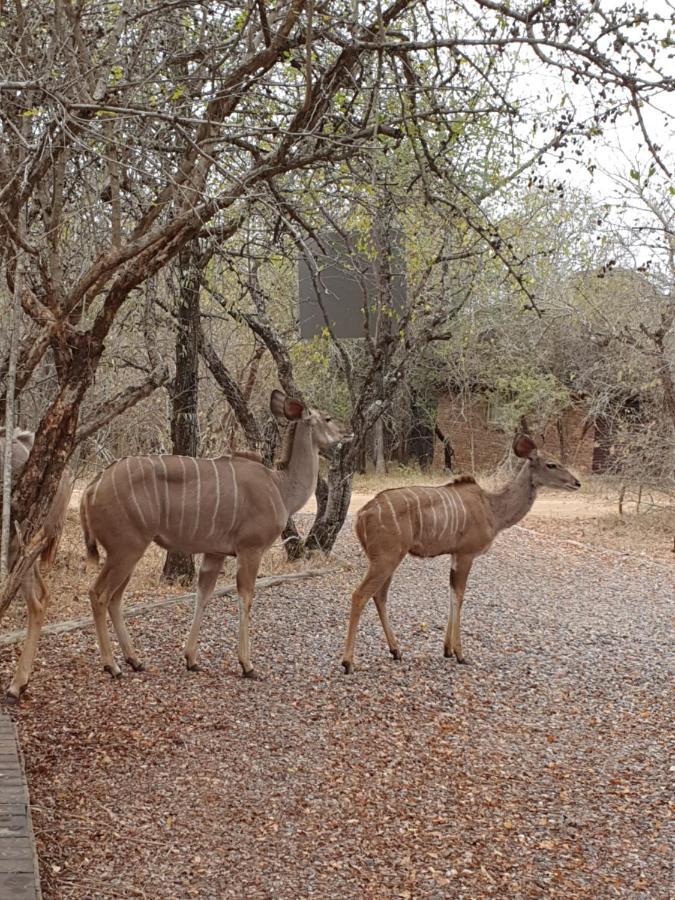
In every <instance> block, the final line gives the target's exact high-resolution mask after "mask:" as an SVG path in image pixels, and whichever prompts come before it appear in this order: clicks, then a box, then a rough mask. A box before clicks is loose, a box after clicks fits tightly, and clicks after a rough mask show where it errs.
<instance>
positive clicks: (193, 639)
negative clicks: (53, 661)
mask: <svg viewBox="0 0 675 900" xmlns="http://www.w3.org/2000/svg"><path fill="white" fill-rule="evenodd" d="M270 408H271V409H272V412H274V413H278V412H279V410H281V411H282V412H283V413H284V414H286V415H287V416H288V415H291V416H293V417H296V419H297V420H296V421H294V422H293V423H292V425H291V426H290V428H291V429H292V439H291V440H290V441H289V442H288V443H287V455H286V459H285V465H284V467H283V468H282V469H281V470H272V469H268V468H266V467H265V466H261V465H260V459H259V457H258V455H257V454H255V453H252V452H250V451H243V452H240V453H235V454H234V455H232V456H223V457H220V458H219V459H197V458H193V457H182V456H161V457H160V456H154V457H153V456H137V457H129V458H126V459H123V460H120V461H119V462H117V463H114V464H113V465H112V466H110V467H109V468H107V469H106V470H105V471H104V472H103V473H102V474H101V475H100V476H99V477H98V478H97V479H95V480H94V481H93V482H92V483H91V484H90V485H89V486H88V487H87V488H86V490H85V491H84V493H83V495H82V502H81V506H80V517H81V521H82V529H83V531H84V537H85V544H86V547H87V555H88V556H89V558H90V559H93V560H95V559H97V558H98V545H99V544H100V545H101V546H102V547H103V548H104V549H105V551H106V558H105V562H104V564H103V567H102V568H101V570H100V572H99V573H98V576H97V578H96V581H95V583H94V584H93V585H92V588H91V590H90V598H91V604H92V611H93V614H94V621H95V624H96V636H97V639H98V644H99V649H100V651H101V657H102V661H103V667H104V669H105V670H106V671H108V672H110V674H111V675H114V676H117V675H119V674H120V671H121V670H120V668H119V666H118V664H117V663H116V662H115V659H114V656H113V651H112V644H111V642H110V635H109V633H108V628H107V624H106V615H107V614H108V613H109V614H110V618H111V619H112V622H113V625H114V627H115V631H116V632H117V636H118V638H119V642H120V645H121V646H122V650H123V653H124V657H125V659H126V661H127V662H128V663H129V665H130V666H132V668H134V669H138V668H140V667H141V663H140V660H139V658H138V654H137V652H136V650H135V648H134V646H133V643H132V641H131V637H130V636H129V633H128V631H127V628H126V624H125V621H124V616H123V612H122V598H123V596H124V590H125V588H126V586H127V583H128V581H129V579H130V578H131V575H132V573H133V571H134V568H135V567H136V565H137V563H138V561H139V560H140V559H141V557H142V556H143V554H144V553H145V551H146V549H147V547H148V546H149V545H150V543H151V542H153V541H154V542H155V543H156V544H158V545H159V546H161V547H164V548H165V549H168V550H175V551H179V552H181V553H191V554H192V553H201V554H203V558H202V564H201V567H200V570H199V578H198V587H197V600H196V603H195V613H194V618H193V623H192V628H191V629H190V634H189V636H188V639H187V642H186V645H185V650H184V655H185V660H186V662H187V666H188V669H194V668H195V667H196V655H197V642H198V638H199V631H200V627H201V621H202V618H203V615H204V611H205V609H206V604H207V603H208V600H209V598H210V596H211V594H212V593H213V589H214V586H215V583H216V579H217V577H218V575H219V573H220V571H221V568H222V564H223V560H224V558H225V557H226V556H236V558H237V591H238V594H239V610H240V616H239V647H238V650H239V661H240V663H241V667H242V670H243V673H244V675H246V676H250V675H251V674H252V672H253V667H252V665H251V661H250V638H249V622H250V612H251V605H252V603H253V591H254V586H255V579H256V576H257V573H258V568H259V566H260V560H261V558H262V555H263V553H264V552H265V551H266V550H267V549H268V548H269V547H270V546H271V545H272V543H273V542H274V541H275V540H276V539H277V538H278V537H279V536H280V535H281V533H282V531H283V529H284V526H285V525H286V522H287V521H288V518H289V516H290V515H292V514H293V513H294V512H295V511H296V510H297V509H299V508H300V507H301V506H302V505H303V504H304V503H305V502H306V500H307V499H308V498H309V496H310V495H311V493H312V492H313V490H314V489H315V487H316V479H317V475H318V469H319V450H320V449H323V448H326V447H328V446H330V445H331V444H333V443H335V442H336V441H338V440H342V439H343V437H344V435H343V430H342V429H341V427H340V426H339V425H338V424H337V423H336V424H333V423H332V421H331V420H330V419H329V417H325V416H323V415H322V414H321V413H319V412H317V411H316V410H310V409H305V407H304V406H303V405H302V404H301V403H299V401H294V400H289V399H288V398H286V397H285V396H284V395H283V394H282V393H281V392H280V391H273V392H272V397H271V400H270Z"/></svg>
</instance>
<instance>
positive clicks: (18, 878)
mask: <svg viewBox="0 0 675 900" xmlns="http://www.w3.org/2000/svg"><path fill="white" fill-rule="evenodd" d="M0 897H2V898H3V900H4V898H7V900H10V898H11V900H35V898H36V897H37V894H36V892H35V877H34V875H33V873H32V872H0Z"/></svg>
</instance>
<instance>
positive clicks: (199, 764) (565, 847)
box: [0, 528, 673, 900]
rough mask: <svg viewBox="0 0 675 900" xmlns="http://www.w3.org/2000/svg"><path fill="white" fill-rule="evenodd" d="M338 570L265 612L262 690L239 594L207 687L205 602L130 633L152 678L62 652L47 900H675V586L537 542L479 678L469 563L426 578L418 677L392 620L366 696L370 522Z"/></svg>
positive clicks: (52, 701)
mask: <svg viewBox="0 0 675 900" xmlns="http://www.w3.org/2000/svg"><path fill="white" fill-rule="evenodd" d="M337 553H338V556H339V557H340V558H341V559H342V560H343V562H344V561H347V562H348V563H351V564H352V565H353V568H352V570H351V571H349V570H347V569H346V568H345V567H344V565H343V567H342V569H341V570H340V572H339V573H338V574H331V575H327V576H325V577H322V578H319V579H314V580H312V581H307V582H299V583H292V584H289V585H284V586H283V587H280V588H279V587H278V588H274V589H272V590H270V591H265V592H264V593H261V594H260V595H259V597H258V600H257V602H256V606H255V609H254V631H253V644H252V649H253V662H254V664H255V665H256V667H257V669H258V671H259V672H260V673H261V674H262V676H263V680H262V681H259V682H249V681H244V680H242V679H241V678H239V675H238V665H237V662H236V618H235V606H234V603H233V601H232V600H230V599H228V600H226V601H225V602H223V601H214V602H213V603H212V606H211V609H210V611H209V613H208V615H207V619H206V621H205V626H204V630H203V633H202V641H201V645H200V646H201V662H202V663H203V665H204V670H203V671H202V672H201V673H199V674H189V673H187V672H185V671H184V670H183V667H182V660H181V646H182V641H183V638H184V636H185V634H186V631H187V628H188V626H189V620H190V610H189V608H188V607H186V606H181V607H172V608H169V609H166V610H163V611H159V612H156V613H153V614H151V615H145V616H143V617H141V618H137V619H134V620H132V621H131V629H132V632H133V634H134V635H135V636H136V637H137V638H138V645H139V648H140V649H141V651H142V655H143V657H144V659H145V662H146V664H148V666H149V670H148V671H147V672H145V673H140V674H134V673H130V674H128V675H127V676H125V678H124V679H123V680H121V681H119V682H116V683H113V682H111V681H110V679H109V678H108V677H107V676H104V675H103V673H102V672H101V671H100V664H99V660H98V655H97V652H96V651H95V646H94V635H93V629H86V630H84V631H79V632H75V633H72V634H68V635H63V636H59V637H57V638H55V637H52V638H45V639H44V640H43V643H42V646H41V649H40V652H39V660H38V664H37V666H36V672H35V675H34V678H33V681H32V684H31V696H30V698H28V699H27V700H26V701H25V703H24V705H23V706H22V707H21V709H20V710H19V712H18V714H17V719H18V723H19V728H20V734H21V738H22V741H23V747H24V753H25V756H26V765H27V770H28V777H29V783H30V787H31V793H32V799H33V802H34V804H35V809H34V812H33V819H34V825H35V831H36V835H37V840H38V850H39V855H40V862H41V871H42V878H43V890H44V895H45V900H51V898H75V897H77V898H97V900H106V898H115V900H121V898H127V897H129V898H131V897H147V898H153V900H155V898H156V900H160V898H161V900H170V898H181V900H182V898H188V897H198V898H226V897H236V898H270V900H271V898H274V900H286V898H288V900H291V898H293V900H295V898H301V897H321V898H338V897H339V898H341V900H345V898H396V897H401V898H404V897H407V898H460V897H466V898H475V897H489V896H495V897H500V898H505V897H506V898H520V897H533V898H534V897H549V896H550V897H565V898H570V897H574V898H577V897H591V896H593V897H595V898H606V897H655V898H666V897H669V896H671V891H672V882H671V881H670V880H669V879H670V877H671V863H672V857H671V851H670V849H669V846H668V841H669V835H668V833H667V830H666V828H667V824H666V821H667V813H668V809H667V807H668V800H669V799H670V800H671V801H672V793H670V789H669V771H668V769H669V760H668V756H667V743H668V740H669V738H672V733H673V732H672V713H671V702H672V695H671V682H670V680H669V678H670V673H669V667H668V666H669V659H668V653H669V642H670V640H671V638H672V633H671V631H670V622H669V616H670V612H671V611H672V606H671V603H672V598H673V579H672V572H670V571H669V570H668V569H667V567H666V566H660V565H657V564H650V563H647V562H642V563H640V562H634V561H631V560H628V559H626V558H621V557H618V556H615V555H613V554H603V553H602V552H598V551H597V550H595V551H591V550H586V549H583V548H581V547H577V546H574V545H571V544H565V543H560V542H556V541H554V540H551V539H548V538H542V537H541V536H538V535H536V534H534V533H532V532H529V531H527V530H525V529H520V528H515V529H512V530H511V531H509V532H506V533H504V534H503V535H502V536H500V538H499V539H498V541H497V542H496V543H495V545H494V547H493V549H492V550H491V551H490V553H489V555H488V556H486V557H484V558H482V559H481V560H479V561H478V562H477V563H476V565H475V567H474V571H473V573H472V576H471V579H470V581H469V588H468V591H467V598H466V601H465V606H464V631H463V634H464V647H465V650H466V652H467V656H468V658H469V659H470V661H471V664H470V665H468V666H458V665H457V664H456V663H454V662H452V661H448V660H445V659H443V656H442V643H443V629H444V625H445V618H446V611H447V593H446V584H447V570H448V562H447V560H446V559H437V560H430V561H426V562H425V561H419V560H413V559H408V560H406V561H405V562H404V563H403V565H402V566H401V568H400V570H399V572H398V574H397V576H396V577H395V580H394V583H393V586H392V590H391V593H390V618H391V621H392V625H393V627H394V630H395V631H396V633H397V636H398V637H399V641H400V644H401V648H402V650H403V655H404V658H403V661H402V662H401V663H395V662H394V661H392V660H391V659H390V657H389V654H388V652H387V650H386V644H385V641H384V636H383V634H382V631H381V628H380V624H379V620H378V619H377V615H376V611H375V607H374V604H369V606H368V607H367V609H366V611H365V613H364V615H363V617H362V621H361V628H360V631H359V635H358V639H357V645H356V664H357V671H356V673H355V674H354V675H353V676H351V677H345V676H343V675H342V674H341V669H340V666H339V663H340V658H341V650H342V643H343V640H344V635H345V627H346V620H347V614H348V605H349V593H350V591H351V589H352V588H353V587H354V586H355V585H356V583H357V582H358V579H359V577H360V574H361V572H362V570H363V568H364V567H363V561H362V558H361V555H360V552H359V551H358V550H357V548H356V547H355V544H354V539H353V538H352V536H351V529H350V528H346V529H345V530H344V533H343V535H342V537H341V539H340V542H339V545H338V548H337ZM136 599H139V598H136ZM223 605H225V614H224V610H223ZM223 623H224V626H223ZM13 652H14V651H13V650H12V649H7V648H4V649H3V651H2V654H0V664H1V665H2V669H3V670H4V677H5V678H6V672H7V670H8V664H9V660H10V659H11V658H12V657H13ZM671 762H672V760H671ZM670 837H671V838H672V833H671V835H670Z"/></svg>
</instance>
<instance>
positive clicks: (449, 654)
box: [443, 647, 455, 659]
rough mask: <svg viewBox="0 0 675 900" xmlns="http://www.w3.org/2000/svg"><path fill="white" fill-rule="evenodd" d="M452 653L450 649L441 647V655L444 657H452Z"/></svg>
mask: <svg viewBox="0 0 675 900" xmlns="http://www.w3.org/2000/svg"><path fill="white" fill-rule="evenodd" d="M454 655H455V654H454V653H453V652H452V650H448V648H447V647H443V656H444V657H445V658H446V659H452V657H453V656H454Z"/></svg>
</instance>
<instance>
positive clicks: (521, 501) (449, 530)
mask: <svg viewBox="0 0 675 900" xmlns="http://www.w3.org/2000/svg"><path fill="white" fill-rule="evenodd" d="M513 452H514V453H515V454H516V456H518V457H520V458H521V459H523V460H524V461H525V462H524V464H523V466H522V467H521V469H520V471H519V472H518V474H517V475H516V477H515V478H514V479H513V480H512V481H511V482H510V483H509V484H507V485H506V486H505V487H503V488H502V489H501V490H500V491H497V492H496V493H494V494H492V493H489V492H488V491H484V490H483V489H482V488H481V487H480V486H479V485H478V484H476V482H475V481H474V479H473V478H471V477H470V476H464V477H460V478H457V479H456V480H455V481H453V482H450V483H449V484H444V485H442V486H441V487H419V486H416V487H409V488H393V489H391V490H385V491H381V492H380V493H379V494H377V495H376V496H375V497H373V499H372V500H370V501H369V502H368V503H366V504H365V506H363V507H362V509H361V510H360V511H359V513H358V516H357V520H356V535H357V537H358V539H359V541H360V543H361V546H362V547H363V549H364V551H365V553H366V556H367V557H368V572H367V573H366V576H365V578H364V579H363V581H362V582H361V584H360V585H359V586H358V587H357V589H356V590H355V591H354V593H353V595H352V607H351V615H350V619H349V629H348V632H347V641H346V644H345V650H344V656H343V661H342V665H343V667H344V670H345V672H346V673H347V674H349V673H350V672H352V671H353V668H354V641H355V639H356V629H357V627H358V623H359V618H360V616H361V613H362V611H363V608H364V606H365V605H366V603H367V602H368V600H369V599H370V597H372V598H373V599H374V600H375V605H376V607H377V611H378V613H379V616H380V621H381V623H382V627H383V629H384V633H385V635H386V638H387V643H388V644H389V650H390V652H391V655H392V656H393V657H394V659H400V658H401V653H400V650H399V648H398V642H397V641H396V638H395V637H394V633H393V631H392V630H391V626H390V624H389V619H388V617H387V607H386V603H387V594H388V591H389V586H390V584H391V580H392V577H393V575H394V572H395V571H396V569H397V568H398V566H399V565H400V563H401V561H402V560H403V558H404V557H405V556H406V555H407V554H408V553H410V554H411V555H412V556H422V557H429V556H441V555H443V554H446V553H448V554H451V556H452V564H451V569H450V612H449V616H448V625H447V629H446V632H445V642H444V651H445V656H448V657H450V656H452V655H453V653H454V655H455V656H456V657H457V661H458V662H460V663H463V662H465V659H464V655H463V653H462V641H461V636H460V616H461V611H462V600H463V599H464V591H465V589H466V583H467V579H468V577H469V572H470V571H471V566H472V564H473V561H474V559H475V558H476V557H477V556H480V555H481V554H483V553H486V552H487V551H488V550H489V548H490V545H491V544H492V542H493V541H494V539H495V538H496V536H497V535H498V534H499V532H500V531H503V530H504V529H505V528H510V527H511V526H512V525H515V524H516V522H519V521H520V520H521V519H522V518H523V517H524V516H525V515H527V513H528V512H529V511H530V509H531V508H532V504H533V503H534V500H535V497H536V495H537V490H538V488H540V487H551V488H560V489H562V490H567V491H576V490H578V489H579V488H580V487H581V484H580V483H579V482H578V481H577V479H576V478H575V477H574V475H572V474H571V473H570V472H568V471H567V469H565V468H563V467H562V466H561V465H560V463H558V462H556V461H555V460H553V459H551V458H549V457H547V456H545V455H544V454H540V453H539V452H538V451H537V448H536V446H535V444H534V442H533V441H532V440H531V439H530V438H529V437H526V436H524V435H520V436H519V437H517V438H516V439H515V441H514V443H513Z"/></svg>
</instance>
